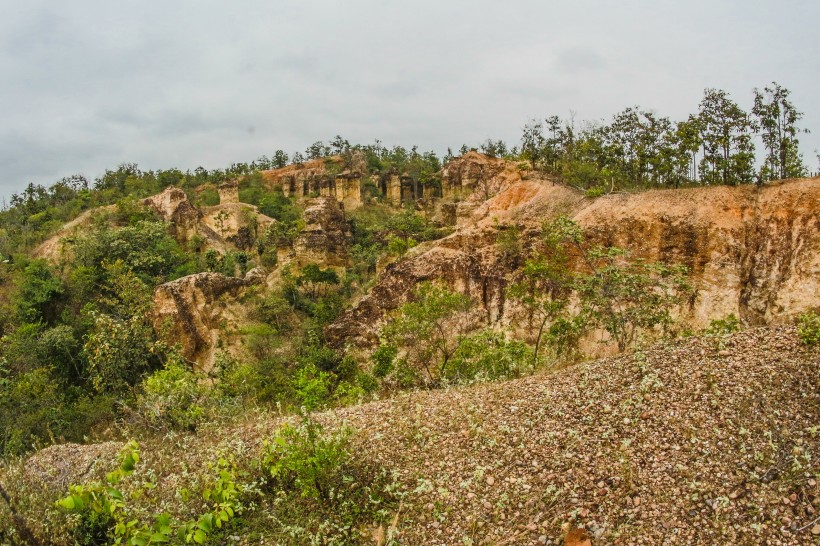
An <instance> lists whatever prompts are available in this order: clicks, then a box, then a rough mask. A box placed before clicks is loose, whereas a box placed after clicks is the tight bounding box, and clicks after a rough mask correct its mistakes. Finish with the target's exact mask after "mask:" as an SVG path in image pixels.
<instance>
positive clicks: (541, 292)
mask: <svg viewBox="0 0 820 546" xmlns="http://www.w3.org/2000/svg"><path fill="white" fill-rule="evenodd" d="M581 239H582V233H581V230H580V228H579V227H578V225H577V224H575V223H574V222H572V221H571V220H569V219H568V218H566V217H563V216H562V217H559V218H558V219H556V220H555V221H553V222H551V223H548V224H545V226H544V236H543V238H542V240H541V247H540V248H539V250H538V251H537V252H536V253H535V254H534V255H533V256H532V257H531V258H530V259H529V260H527V262H526V263H525V265H524V268H523V269H522V271H521V275H520V278H519V279H518V281H517V282H514V283H513V284H512V285H510V287H509V289H508V290H507V293H508V295H509V296H510V297H512V298H515V299H517V300H519V301H520V302H521V303H522V304H524V307H525V308H526V309H527V311H528V313H529V317H530V321H531V323H532V324H534V325H535V329H536V334H535V349H534V351H533V366H536V365H537V364H538V359H539V357H540V353H541V343H542V340H543V337H544V333H545V331H546V329H547V328H548V326H549V324H550V323H555V322H556V321H558V319H560V318H569V315H568V314H567V313H568V311H567V307H568V304H569V298H570V296H571V295H572V290H573V286H574V284H573V283H574V276H573V273H572V270H571V269H570V254H569V246H570V245H578V244H579V243H580V242H581ZM565 345H566V344H561V345H559V347H558V350H559V352H563V348H564V346H565ZM570 345H571V344H570Z"/></svg>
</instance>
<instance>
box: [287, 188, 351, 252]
mask: <svg viewBox="0 0 820 546" xmlns="http://www.w3.org/2000/svg"><path fill="white" fill-rule="evenodd" d="M304 220H305V227H304V229H303V230H302V232H301V233H300V234H299V236H298V237H297V238H296V240H295V241H294V242H293V253H294V257H295V259H296V262H297V263H298V264H299V265H304V264H307V263H320V264H324V265H327V266H335V267H344V266H346V265H347V261H348V256H347V247H348V239H349V238H350V233H349V228H348V225H347V223H346V222H345V216H344V212H343V211H342V209H341V208H340V206H339V204H338V202H337V201H336V200H335V199H334V198H333V197H317V198H314V199H309V200H308V201H307V202H306V208H305V217H304Z"/></svg>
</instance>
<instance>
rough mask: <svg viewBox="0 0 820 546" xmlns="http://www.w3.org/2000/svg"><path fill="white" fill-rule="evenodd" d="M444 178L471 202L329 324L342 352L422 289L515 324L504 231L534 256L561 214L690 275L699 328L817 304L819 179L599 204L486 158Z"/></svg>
mask: <svg viewBox="0 0 820 546" xmlns="http://www.w3.org/2000/svg"><path fill="white" fill-rule="evenodd" d="M477 173H479V174H477ZM481 173H483V174H481ZM443 176H444V180H443V181H442V186H443V187H446V188H458V191H460V192H463V193H466V195H467V198H466V199H463V200H462V201H458V202H456V203H455V204H454V205H453V204H450V205H448V204H446V203H445V204H441V205H440V206H439V211H438V214H439V217H440V218H445V219H446V218H450V219H451V220H453V221H454V222H456V223H457V229H456V230H455V232H454V233H453V234H452V235H450V236H449V237H447V238H445V239H442V240H439V241H436V242H434V243H428V244H425V245H421V246H419V247H417V248H415V249H413V250H412V251H411V252H410V253H408V255H407V256H406V257H405V259H403V260H402V261H400V262H398V263H394V264H392V265H390V266H388V267H387V268H386V269H385V271H384V272H383V273H382V275H381V276H380V279H379V281H378V283H377V284H376V286H375V287H374V288H373V289H372V290H371V292H370V293H369V294H368V295H367V296H366V297H365V298H363V299H362V300H361V302H359V304H358V305H357V306H356V307H354V308H353V309H352V310H350V311H349V312H348V313H346V314H345V315H344V316H343V317H342V318H341V319H340V320H339V321H337V323H335V324H334V325H332V326H331V328H330V330H329V334H330V336H331V338H333V339H334V340H335V341H336V342H337V343H338V344H339V345H341V344H343V342H349V341H350V340H354V339H356V340H359V341H360V342H362V343H370V342H372V341H373V340H374V339H375V334H376V332H377V329H378V327H379V326H380V324H381V323H382V321H383V319H384V317H385V314H386V313H387V312H389V311H390V310H392V309H395V308H396V307H398V306H399V305H401V303H403V302H404V301H406V300H407V298H408V297H409V295H410V294H411V293H412V290H413V287H414V286H416V284H418V283H419V282H421V281H425V280H433V279H440V280H442V281H443V282H445V283H447V284H449V285H450V286H452V287H454V288H456V289H458V290H460V291H463V292H465V293H467V294H470V295H471V296H472V297H473V299H474V300H475V301H477V302H480V303H481V305H482V306H483V309H484V311H485V313H484V315H485V317H486V320H487V321H488V322H490V323H495V324H501V325H507V324H509V323H510V322H511V321H512V320H513V318H514V317H515V316H516V314H517V313H520V311H521V310H520V309H519V308H517V306H516V305H515V304H514V302H510V301H509V300H508V299H506V298H505V289H506V286H507V285H508V284H509V282H510V280H511V273H512V272H513V271H514V267H512V265H515V264H510V263H508V257H507V256H505V255H504V254H503V253H502V252H500V251H499V249H498V248H497V246H496V244H495V243H496V239H497V236H498V233H499V231H500V229H503V228H505V227H507V226H515V227H517V228H518V229H520V230H521V233H522V240H523V248H524V254H526V250H527V248H528V247H529V246H531V244H532V242H533V241H534V240H535V239H536V238H537V237H539V235H540V229H541V225H542V224H543V222H544V221H546V220H549V219H552V218H555V217H556V216H558V215H567V216H569V217H570V218H572V219H573V220H575V221H576V222H577V223H578V224H580V225H581V226H582V227H583V228H585V230H586V232H587V234H588V235H589V236H590V238H591V239H592V240H593V241H595V242H597V243H600V244H603V245H616V246H621V247H625V248H628V249H630V250H631V251H632V253H633V256H635V257H639V258H645V259H648V260H661V261H665V262H674V263H682V264H684V265H686V266H687V267H688V268H689V270H690V280H691V282H692V284H693V285H694V286H695V287H696V289H697V292H696V298H695V299H694V301H692V302H691V305H690V306H689V307H688V308H687V309H684V310H682V312H683V314H684V318H685V319H686V320H687V321H688V323H689V324H690V325H691V326H692V327H695V328H698V327H703V326H706V325H708V323H709V321H710V320H711V319H715V318H722V317H725V316H727V315H729V314H732V313H733V314H735V315H736V316H738V317H740V318H741V319H742V320H743V321H744V322H746V323H747V324H773V323H783V322H788V321H790V320H792V319H793V317H794V316H795V315H797V314H799V313H800V312H802V311H804V310H806V309H811V308H816V307H818V306H820V178H809V179H798V180H786V181H782V182H776V183H771V184H766V185H764V186H762V187H755V186H743V187H725V186H723V187H707V188H690V189H679V190H653V191H646V192H642V193H637V194H613V195H606V196H603V197H600V198H597V199H591V198H587V197H585V196H584V194H583V193H582V192H579V191H577V190H574V189H572V188H569V187H566V186H562V185H560V184H556V183H555V182H554V181H552V180H550V179H548V178H539V177H537V176H533V175H527V173H526V172H521V171H518V170H517V169H516V168H513V166H512V165H510V164H508V163H505V162H503V161H501V160H497V159H491V158H486V157H484V156H481V155H480V154H468V155H466V156H464V157H463V158H460V159H457V160H455V161H453V162H451V163H450V164H448V167H447V169H445V171H444V173H443ZM482 177H483V178H482ZM450 191H456V190H452V189H451V190H450ZM487 196H489V198H487ZM453 206H455V207H456V212H453V211H452V210H450V209H451V208H452V207H453Z"/></svg>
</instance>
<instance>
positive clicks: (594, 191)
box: [585, 186, 606, 199]
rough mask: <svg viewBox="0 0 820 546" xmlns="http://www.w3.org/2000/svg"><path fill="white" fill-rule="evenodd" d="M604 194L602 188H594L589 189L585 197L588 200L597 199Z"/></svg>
mask: <svg viewBox="0 0 820 546" xmlns="http://www.w3.org/2000/svg"><path fill="white" fill-rule="evenodd" d="M605 192H606V190H604V188H602V187H601V186H594V187H592V188H589V189H588V190H587V191H586V192H585V195H586V196H587V197H589V198H592V199H595V198H597V197H601V196H602V195H603V194H604V193H605Z"/></svg>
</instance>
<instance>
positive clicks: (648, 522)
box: [0, 328, 820, 545]
mask: <svg viewBox="0 0 820 546" xmlns="http://www.w3.org/2000/svg"><path fill="white" fill-rule="evenodd" d="M818 364H820V355H818V353H817V352H816V351H813V352H809V351H807V350H806V349H805V348H803V347H802V346H801V345H800V344H799V343H798V341H797V339H796V335H795V332H794V330H793V329H791V328H779V329H753V330H748V331H745V332H742V333H738V334H734V335H732V336H728V337H727V336H717V337H709V336H707V337H694V338H689V339H685V340H682V341H678V342H673V343H669V344H666V345H663V344H661V345H656V346H653V347H651V348H649V349H647V350H646V351H642V352H637V353H634V354H630V355H625V356H621V357H616V358H607V359H603V360H598V361H593V362H589V363H586V364H582V365H579V366H576V367H572V368H568V369H565V370H562V371H559V372H555V373H546V374H545V373H540V374H536V375H534V376H531V377H527V378H524V379H519V380H514V381H507V382H501V383H495V384H478V385H474V386H471V387H462V388H451V389H445V390H439V391H432V392H416V393H408V394H404V395H401V396H398V397H396V398H395V399H391V400H384V401H380V402H373V403H369V404H364V405H360V406H355V407H351V408H346V409H339V410H335V411H332V412H329V413H325V414H322V415H320V416H319V419H320V420H321V421H322V422H324V423H325V424H326V426H327V427H331V428H333V427H338V426H341V425H343V424H345V425H349V426H352V427H353V428H354V430H355V434H354V436H353V452H354V458H355V459H356V460H361V461H367V462H368V463H369V464H373V465H378V466H381V467H383V468H386V469H389V470H391V471H393V472H394V473H395V477H396V478H395V479H396V480H397V482H398V483H399V484H400V486H401V488H402V489H403V490H404V491H405V492H406V493H407V496H406V497H405V499H404V501H403V502H402V503H401V505H400V508H399V509H394V511H393V512H391V514H390V517H389V518H388V519H389V520H390V519H392V520H393V522H394V523H395V527H394V529H393V531H392V532H393V534H394V538H395V539H396V540H397V541H398V542H396V543H398V544H448V545H449V544H453V545H456V544H488V545H489V544H495V545H501V544H561V543H562V538H563V536H564V532H565V531H564V530H562V527H563V528H566V526H567V525H572V526H577V527H580V528H583V529H585V530H586V531H585V532H586V533H587V534H588V536H589V537H590V538H591V540H592V543H593V544H795V545H796V544H809V543H816V541H818V540H820V538H817V537H818V535H820V525H818V521H817V519H816V518H817V511H818V510H820V486H818V484H817V480H818V479H820V478H819V477H818V472H820V468H818V463H817V461H818V460H820V434H818V431H817V423H818V422H820V366H818ZM279 422H280V419H279V418H277V417H276V416H275V415H269V414H261V415H258V416H253V417H250V416H249V417H248V419H247V420H246V422H245V423H244V424H242V425H240V426H233V427H229V428H224V427H219V428H217V429H212V430H203V431H202V433H200V434H198V435H197V436H171V437H165V438H156V439H148V438H146V439H145V442H144V444H143V453H144V461H143V462H142V463H140V464H143V465H144V466H143V467H142V468H141V469H140V470H139V471H138V472H137V474H135V476H134V478H135V479H136V480H137V481H140V480H149V481H151V482H152V483H154V484H155V489H154V488H153V486H152V489H153V492H152V493H151V494H150V496H149V497H146V498H145V499H144V500H143V501H139V502H144V503H148V504H154V503H156V504H157V505H163V506H166V507H167V506H169V504H168V501H167V499H172V498H173V497H174V491H175V490H176V489H177V488H179V487H183V486H187V485H186V484H188V483H191V480H194V481H196V480H197V479H199V478H196V476H200V475H201V474H202V473H203V472H207V469H206V468H205V466H206V462H207V461H210V460H213V459H214V457H216V456H217V454H220V456H222V457H232V458H236V459H237V460H239V461H240V462H241V463H240V464H243V465H244V464H246V461H247V460H248V459H249V458H253V457H255V456H256V454H257V453H258V452H259V450H260V449H261V442H262V440H263V439H265V438H268V437H269V436H270V435H271V433H272V431H273V430H274V429H275V428H276V426H277V424H278V423H279ZM118 449H119V446H118V445H117V444H104V445H101V446H86V447H80V446H55V447H53V448H48V449H46V450H43V451H42V452H40V453H38V454H37V455H35V456H34V457H33V458H32V459H30V460H29V461H27V462H25V463H20V464H17V465H13V466H11V467H9V468H6V469H5V470H3V471H2V472H0V481H2V483H4V484H7V486H8V487H10V488H12V489H11V496H12V497H13V498H20V497H19V496H18V495H20V493H21V491H23V490H25V491H29V492H31V491H36V490H41V491H45V493H44V494H45V495H46V498H50V499H54V498H56V496H57V495H59V494H61V493H62V492H63V491H64V488H65V485H66V484H67V483H72V482H78V481H82V480H84V479H88V477H89V476H90V475H93V474H95V473H96V474H99V472H101V471H103V470H105V469H106V468H110V465H106V464H102V463H95V460H98V461H105V460H110V459H111V457H113V456H114V454H116V451H117V450H118ZM100 465H101V466H100ZM103 467H106V468H103ZM251 467H252V466H251ZM94 468H96V470H93V469H94ZM89 473H90V474H89ZM247 479H248V480H253V479H255V478H254V477H253V475H251V476H247ZM41 488H45V489H41ZM249 494H250V495H251V497H250V498H254V495H253V493H249ZM163 499H166V500H163ZM177 502H178V501H177ZM268 502H271V501H270V500H266V499H265V498H256V499H255V500H253V504H254V505H255V506H257V507H256V508H255V510H260V511H262V512H263V513H264V511H265V510H267V508H266V506H267V504H266V503H268ZM24 506H26V510H25V511H24V512H23V516H24V517H26V518H27V521H28V522H29V525H30V526H31V528H32V529H33V530H36V532H38V533H42V536H44V537H49V540H50V541H53V543H55V544H62V543H65V542H64V541H63V540H62V539H60V538H59V537H57V536H54V535H49V534H48V533H49V530H48V529H50V528H53V527H50V526H54V525H57V524H58V522H59V521H60V520H59V518H56V519H55V517H54V516H47V515H45V513H44V512H43V511H44V510H47V508H48V506H49V504H48V503H46V502H39V503H37V504H35V505H33V506H30V505H24ZM396 510H398V512H396ZM252 513H253V511H252V512H251V513H249V514H248V515H247V521H248V523H247V526H246V527H240V528H238V529H236V530H235V531H233V532H234V533H236V535H237V536H242V537H246V539H245V540H239V542H238V543H240V544H250V543H251V542H250V538H248V537H257V538H256V539H254V542H253V543H262V544H276V543H280V540H281V541H282V542H281V543H294V544H301V543H307V539H306V538H304V537H302V538H298V535H295V536H296V538H293V539H285V538H284V537H285V534H286V530H285V529H284V528H282V527H280V526H279V525H278V524H277V523H276V522H275V521H267V520H265V518H255V517H251V514H252ZM0 514H5V513H4V512H0ZM2 518H8V515H7V514H5V515H0V521H3V519H2ZM393 518H395V519H393ZM5 521H8V520H7V519H6V520H5ZM382 531H384V529H382ZM361 532H362V533H371V532H374V530H373V529H371V530H368V529H367V528H366V526H365V527H364V528H362V529H361ZM259 533H262V535H263V536H267V537H268V538H267V540H265V539H262V538H259V537H260V535H259ZM374 536H376V537H378V536H380V534H379V532H378V530H375V534H374ZM257 540H258V542H256V541H257ZM291 540H292V541H293V542H291ZM369 540H370V539H365V538H364V537H363V538H362V541H363V542H364V543H367V542H368V541H369ZM376 542H378V539H376ZM49 543H51V542H49ZM567 544H569V542H567Z"/></svg>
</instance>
